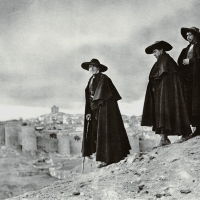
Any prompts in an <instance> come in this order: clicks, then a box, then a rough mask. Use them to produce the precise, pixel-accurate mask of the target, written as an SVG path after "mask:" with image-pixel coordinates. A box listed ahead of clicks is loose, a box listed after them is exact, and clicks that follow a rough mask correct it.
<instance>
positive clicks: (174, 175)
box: [12, 137, 200, 200]
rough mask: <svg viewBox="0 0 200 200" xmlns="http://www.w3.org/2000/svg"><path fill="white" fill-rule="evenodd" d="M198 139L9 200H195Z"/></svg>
mask: <svg viewBox="0 0 200 200" xmlns="http://www.w3.org/2000/svg"><path fill="white" fill-rule="evenodd" d="M199 180H200V137H196V138H193V139H190V140H188V141H186V142H184V143H180V144H172V145H169V146H165V147H159V148H156V149H153V150H152V151H149V152H142V153H135V154H134V155H131V156H129V157H128V158H126V159H125V160H122V161H121V162H120V163H116V164H112V165H110V166H107V167H105V168H102V169H96V171H95V172H92V173H89V174H76V175H74V176H73V177H71V178H68V179H66V180H62V181H57V182H55V183H53V184H51V185H50V186H48V187H45V188H43V189H42V190H38V191H34V192H28V193H25V194H23V195H21V196H18V197H14V198H12V200H41V199H49V200H51V199H59V200H65V199H69V200H72V199H74V200H75V199H77V200H78V199H82V200H89V199H91V200H101V199H108V200H111V199H112V200H121V199H122V200H132V199H137V200H139V199H140V200H155V199H166V200H176V199H178V200H180V199H181V200H198V199H200V181H199Z"/></svg>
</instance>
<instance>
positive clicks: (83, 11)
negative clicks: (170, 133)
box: [0, 0, 200, 120]
mask: <svg viewBox="0 0 200 200" xmlns="http://www.w3.org/2000/svg"><path fill="white" fill-rule="evenodd" d="M199 10H200V2H199V0H187V1H183V0H168V1H164V0H123V1H122V0H121V1H117V0H98V1H94V0H71V1H69V0H56V1H55V0H0V60H1V65H0V82H1V95H0V120H6V119H13V118H19V117H23V118H29V117H38V116H39V115H42V114H45V113H49V112H50V108H51V107H52V106H53V105H56V106H59V108H60V111H61V112H66V113H80V114H83V113H84V101H85V97H84V90H85V87H86V85H87V82H88V79H89V77H90V75H89V74H88V72H87V71H85V70H83V69H82V68H81V63H82V62H87V61H90V60H91V59H92V58H97V59H99V61H100V62H101V63H102V64H104V65H106V66H107V67H108V71H107V72H105V74H107V75H108V76H109V77H110V78H111V79H112V81H113V83H114V84H115V86H116V88H117V89H118V91H119V93H120V95H121V96H122V100H120V101H119V106H120V110H121V113H122V114H126V115H141V114H142V108H143V102H144V95H145V92H146V86H147V83H148V75H149V72H150V69H151V67H152V66H153V64H154V62H155V61H156V60H155V58H154V57H153V55H147V54H145V51H144V49H145V48H146V47H147V46H149V45H150V44H152V43H154V42H155V41H158V40H165V41H167V42H169V43H170V44H171V45H172V46H173V49H172V51H170V52H169V54H170V55H171V56H172V57H173V58H174V59H175V61H176V60H177V58H178V55H179V53H180V51H181V49H182V48H184V47H185V46H187V41H185V40H184V39H183V38H182V36H181V34H180V29H181V27H192V26H196V27H198V28H200V22H199V19H200V12H199Z"/></svg>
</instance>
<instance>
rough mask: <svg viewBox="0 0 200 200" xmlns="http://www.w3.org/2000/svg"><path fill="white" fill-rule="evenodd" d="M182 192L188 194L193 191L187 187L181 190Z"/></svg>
mask: <svg viewBox="0 0 200 200" xmlns="http://www.w3.org/2000/svg"><path fill="white" fill-rule="evenodd" d="M180 192H181V193H183V194H188V193H190V192H191V190H189V189H185V190H180Z"/></svg>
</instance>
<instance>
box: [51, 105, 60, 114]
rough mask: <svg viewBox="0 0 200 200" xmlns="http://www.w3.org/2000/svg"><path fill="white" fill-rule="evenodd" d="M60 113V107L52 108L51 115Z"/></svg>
mask: <svg viewBox="0 0 200 200" xmlns="http://www.w3.org/2000/svg"><path fill="white" fill-rule="evenodd" d="M58 112H59V107H57V106H53V107H52V108H51V113H58Z"/></svg>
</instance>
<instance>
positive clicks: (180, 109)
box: [141, 41, 191, 146]
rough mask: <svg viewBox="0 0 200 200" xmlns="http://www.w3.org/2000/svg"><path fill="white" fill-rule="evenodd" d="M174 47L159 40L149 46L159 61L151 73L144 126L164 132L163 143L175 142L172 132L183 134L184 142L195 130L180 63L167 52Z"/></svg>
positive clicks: (143, 117) (142, 124)
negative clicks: (180, 71)
mask: <svg viewBox="0 0 200 200" xmlns="http://www.w3.org/2000/svg"><path fill="white" fill-rule="evenodd" d="M172 48H173V47H172V46H171V45H170V44H169V43H167V42H165V41H158V42H155V43H154V44H152V45H150V46H148V47H147V48H146V49H145V52H146V53H147V54H154V56H155V57H156V58H157V62H156V63H155V64H154V65H153V67H152V69H151V71H150V74H149V83H148V86H147V91H146V96H145V102H144V108H143V115H142V122H141V126H152V127H153V131H155V133H156V134H160V135H161V140H160V144H159V146H164V145H168V144H171V141H170V140H169V138H168V136H169V135H182V137H181V139H180V140H179V142H182V141H185V140H187V139H188V138H189V135H190V133H191V129H190V123H189V118H188V114H187V110H186V106H185V102H184V99H183V93H182V89H181V84H180V78H179V71H178V66H177V64H176V62H175V61H174V60H173V59H172V57H170V55H169V54H167V53H166V51H170V50H171V49H172Z"/></svg>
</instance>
